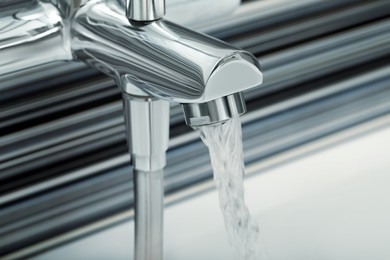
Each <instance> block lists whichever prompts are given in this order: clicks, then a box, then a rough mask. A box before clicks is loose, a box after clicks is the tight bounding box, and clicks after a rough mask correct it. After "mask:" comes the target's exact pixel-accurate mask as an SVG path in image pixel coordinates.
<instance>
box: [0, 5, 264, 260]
mask: <svg viewBox="0 0 390 260" xmlns="http://www.w3.org/2000/svg"><path fill="white" fill-rule="evenodd" d="M164 14H165V2H164V0H126V1H125V0H3V1H1V2H0V57H1V58H0V76H2V75H9V74H12V73H13V72H15V71H19V70H23V69H27V68H31V67H33V66H36V65H40V64H45V63H48V62H52V61H55V60H69V61H70V60H79V61H83V62H85V63H87V64H89V65H90V66H92V67H93V68H96V69H98V70H100V71H101V72H103V73H105V74H107V75H110V76H112V77H113V78H114V79H115V81H116V83H117V85H118V86H119V87H120V88H121V90H122V93H123V102H124V114H125V121H126V129H127V140H128V145H129V151H130V154H131V159H132V164H133V166H134V176H135V221H136V231H135V232H136V246H135V259H137V260H142V259H161V258H162V210H163V202H162V199H163V173H162V169H163V168H164V166H165V163H166V160H165V154H166V150H167V149H168V134H169V102H171V101H172V102H179V103H181V104H182V106H183V111H184V116H185V120H186V123H187V124H188V125H190V126H201V125H209V124H215V123H220V122H224V121H226V120H228V119H229V118H231V117H232V116H236V115H240V114H242V113H244V112H245V110H246V108H245V103H244V99H243V96H242V91H244V90H246V89H249V88H252V87H255V86H258V85H260V84H261V83H262V73H261V71H260V65H259V63H258V61H257V59H256V58H255V57H254V56H253V55H252V54H250V53H248V52H246V51H243V50H240V49H237V48H235V47H232V46H230V45H229V44H227V43H225V42H222V41H220V40H217V39H214V38H212V37H209V36H207V35H204V34H201V33H198V32H195V31H192V30H190V29H187V28H184V27H182V26H179V25H177V24H175V23H172V22H169V21H167V20H165V19H164ZM37 53H39V55H37Z"/></svg>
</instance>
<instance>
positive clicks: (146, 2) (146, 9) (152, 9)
mask: <svg viewBox="0 0 390 260" xmlns="http://www.w3.org/2000/svg"><path fill="white" fill-rule="evenodd" d="M164 15H165V0H126V16H127V18H129V19H130V20H134V21H143V22H144V21H154V20H158V19H161V18H163V17H164Z"/></svg>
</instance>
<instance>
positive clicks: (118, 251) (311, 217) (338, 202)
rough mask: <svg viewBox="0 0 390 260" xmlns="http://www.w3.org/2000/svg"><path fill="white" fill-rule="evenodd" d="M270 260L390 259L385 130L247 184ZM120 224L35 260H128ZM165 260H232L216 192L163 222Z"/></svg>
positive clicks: (388, 136) (388, 135)
mask: <svg viewBox="0 0 390 260" xmlns="http://www.w3.org/2000/svg"><path fill="white" fill-rule="evenodd" d="M245 185H246V187H245V188H246V201H247V203H248V205H249V208H250V210H251V212H252V213H253V214H254V215H255V216H256V217H257V218H258V221H259V224H260V228H261V231H262V233H261V235H262V243H263V246H264V248H265V249H266V251H267V255H268V256H269V259H270V260H271V259H272V260H295V259H296V260H306V259H307V260H349V259H351V260H360V259H362V260H363V259H364V260H367V259H370V260H386V259H390V250H389V246H390V128H387V129H382V130H378V131H376V132H373V133H371V134H369V135H366V136H363V137H360V138H357V139H354V140H352V141H348V142H345V143H343V144H340V145H337V146H333V147H331V148H329V149H326V150H323V151H321V152H318V153H315V154H312V155H310V156H306V157H304V158H302V159H299V160H295V161H292V162H289V163H286V164H284V165H281V166H278V167H275V168H273V169H271V170H268V171H267V172H265V173H262V174H259V175H255V176H253V177H250V178H248V179H247V181H246V184H245ZM133 232H134V230H133V225H132V223H125V224H121V225H118V226H116V227H113V228H111V229H109V230H105V231H103V232H100V233H98V234H96V235H93V236H90V237H86V238H84V239H81V240H78V241H76V242H73V243H71V244H68V245H66V246H63V247H61V248H58V249H55V250H52V251H50V252H47V253H45V254H42V255H40V256H37V257H36V258H35V259H41V260H44V259H50V260H51V259H57V260H58V259H132V251H133ZM164 243H165V245H164V247H165V259H166V260H173V259H180V260H183V259H186V260H199V259H224V260H225V259H232V258H231V255H232V253H231V251H230V249H229V247H228V245H227V240H226V237H225V233H224V226H223V222H222V216H221V214H220V212H219V208H218V199H217V194H216V192H215V191H211V192H207V193H203V194H200V195H199V196H196V197H194V198H191V199H190V200H186V201H183V202H181V203H177V204H174V205H172V206H170V207H168V208H167V209H166V215H165V241H164Z"/></svg>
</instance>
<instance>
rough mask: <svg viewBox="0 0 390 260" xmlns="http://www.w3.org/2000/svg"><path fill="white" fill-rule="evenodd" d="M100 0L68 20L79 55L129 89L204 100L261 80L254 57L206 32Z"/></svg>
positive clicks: (171, 98) (183, 100)
mask: <svg viewBox="0 0 390 260" xmlns="http://www.w3.org/2000/svg"><path fill="white" fill-rule="evenodd" d="M122 12H124V11H123V10H122V11H121V10H120V8H118V9H116V8H114V7H113V6H109V5H107V4H105V3H104V2H103V1H102V2H100V1H97V2H95V1H94V2H93V3H89V4H87V5H86V6H84V7H83V8H81V9H80V10H79V12H78V13H77V15H76V19H75V20H76V21H75V24H74V26H72V28H73V29H72V30H73V32H72V35H73V40H72V48H73V52H74V54H75V56H76V57H77V59H79V60H82V61H85V62H87V63H89V64H90V65H92V66H93V67H95V68H97V69H99V70H101V71H103V72H105V73H106V74H110V75H112V76H114V78H115V79H116V80H117V83H118V85H119V86H120V87H121V88H122V89H123V91H124V92H125V93H127V94H130V95H131V94H133V92H134V87H133V86H136V87H137V88H138V89H139V90H141V91H142V92H144V93H146V94H148V95H150V96H153V97H157V98H161V99H165V100H169V101H174V102H179V103H205V102H208V101H212V100H215V99H218V98H222V97H225V96H228V95H231V94H234V93H237V92H240V91H244V90H246V89H249V88H252V87H255V86H258V85H260V84H261V83H262V78H263V77H262V73H261V71H260V65H259V62H258V60H257V59H256V58H255V57H254V56H253V55H252V54H250V53H249V52H246V51H243V50H240V49H237V48H235V47H233V46H231V45H229V44H227V43H224V42H222V41H220V40H217V39H214V38H212V37H209V36H207V35H204V34H201V33H198V32H195V31H192V30H190V29H187V28H184V27H182V26H179V25H177V24H174V23H172V22H169V21H166V20H164V19H159V20H156V21H150V22H135V21H133V20H128V19H127V18H126V17H125V16H124V15H123V14H122Z"/></svg>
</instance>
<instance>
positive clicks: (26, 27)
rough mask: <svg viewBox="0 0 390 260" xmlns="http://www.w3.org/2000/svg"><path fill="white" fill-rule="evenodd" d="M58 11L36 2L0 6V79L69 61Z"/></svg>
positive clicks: (66, 36)
mask: <svg viewBox="0 0 390 260" xmlns="http://www.w3.org/2000/svg"><path fill="white" fill-rule="evenodd" d="M64 27H65V24H64V21H63V19H62V17H61V14H60V12H59V10H58V9H57V8H56V7H55V6H53V5H52V4H49V3H44V2H38V1H6V2H5V3H2V5H0V57H1V58H0V75H4V74H8V73H11V72H15V71H20V70H24V69H27V68H31V67H34V66H38V65H42V64H46V63H50V62H53V61H56V60H69V59H71V57H72V54H71V50H70V46H69V42H70V41H69V40H70V37H69V35H68V34H67V32H66V30H64Z"/></svg>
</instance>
